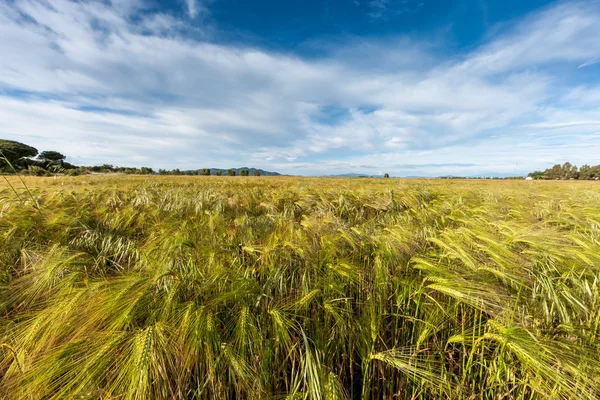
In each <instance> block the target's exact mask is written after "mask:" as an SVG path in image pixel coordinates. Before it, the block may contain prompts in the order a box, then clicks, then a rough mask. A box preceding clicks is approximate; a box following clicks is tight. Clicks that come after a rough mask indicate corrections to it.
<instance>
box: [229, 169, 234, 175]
mask: <svg viewBox="0 0 600 400" xmlns="http://www.w3.org/2000/svg"><path fill="white" fill-rule="evenodd" d="M227 176H235V170H234V169H228V170H227Z"/></svg>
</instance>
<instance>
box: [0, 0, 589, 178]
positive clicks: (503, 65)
mask: <svg viewBox="0 0 600 400" xmlns="http://www.w3.org/2000/svg"><path fill="white" fill-rule="evenodd" d="M192 3H193V4H191V6H190V2H188V3H187V6H188V13H189V15H190V17H191V18H194V17H195V16H196V15H198V13H201V12H203V11H202V3H195V2H192ZM142 7H143V5H142V4H141V3H138V2H137V1H131V0H130V1H120V2H113V3H112V4H106V3H101V2H71V1H66V0H54V1H53V2H52V5H51V6H50V5H49V3H46V2H43V1H37V0H16V1H15V2H12V3H3V4H0V54H10V57H2V58H0V120H2V121H3V123H2V124H1V125H0V136H2V137H6V138H11V139H16V140H22V141H24V142H26V143H30V144H32V145H35V146H37V147H38V148H40V149H57V150H60V151H62V152H64V153H66V154H69V155H71V157H72V159H76V160H77V161H78V162H81V163H85V164H89V163H104V162H107V163H112V164H120V165H151V166H154V167H171V168H174V167H179V168H192V167H204V166H222V167H228V166H241V165H243V164H248V163H251V164H252V166H257V167H263V168H273V169H279V170H281V171H282V172H292V173H319V172H320V173H327V171H329V170H335V168H339V169H340V171H341V172H344V171H343V169H344V168H346V169H353V168H355V169H357V170H360V169H361V168H362V169H363V170H365V169H366V168H365V167H360V166H361V165H362V166H367V165H372V166H374V168H373V170H379V169H381V170H382V171H387V172H391V173H404V174H407V175H411V174H414V175H416V174H419V173H421V174H433V175H435V174H446V173H457V174H458V173H461V174H462V173H464V174H468V173H469V171H471V172H472V173H473V174H477V173H484V172H493V171H497V172H506V173H512V172H513V171H514V170H515V168H516V167H515V165H518V168H520V171H518V172H521V171H527V170H529V169H533V168H541V167H543V166H544V165H546V164H549V163H554V162H559V161H563V160H565V161H566V157H571V158H569V159H570V160H571V161H572V162H576V163H577V162H579V163H583V162H593V157H594V156H595V154H597V153H598V150H600V141H594V140H587V139H593V138H596V139H597V138H598V136H597V131H598V129H599V127H598V124H597V121H598V119H597V115H599V114H598V112H599V111H600V110H599V108H600V106H599V104H600V103H599V102H598V99H600V87H594V86H582V85H581V84H579V85H571V84H570V82H569V81H568V80H566V78H564V77H563V73H562V71H563V70H564V68H565V66H566V68H570V69H571V70H572V71H577V67H578V66H580V65H582V64H585V63H589V62H590V60H593V59H595V57H598V56H599V55H600V42H598V41H597V40H594V39H596V38H598V37H600V23H598V22H600V9H599V7H598V6H597V5H596V4H595V3H573V4H559V5H557V6H554V7H552V8H549V9H546V10H543V11H541V12H539V13H537V14H533V15H530V16H528V17H527V18H525V19H523V20H521V21H517V22H514V23H512V24H511V25H510V26H508V27H504V28H502V29H500V31H501V32H502V33H500V34H499V35H497V36H495V37H493V38H491V39H490V40H489V41H488V42H487V43H484V44H482V45H481V46H479V47H478V48H476V49H475V50H473V51H472V52H470V53H466V54H462V55H460V56H457V57H456V58H440V57H441V56H440V55H439V54H437V53H436V49H438V48H439V47H440V46H441V45H443V43H442V44H440V43H423V42H422V41H421V42H419V41H414V40H411V39H410V38H398V39H394V40H389V39H387V40H382V41H366V40H358V41H354V42H353V43H351V44H347V45H342V46H337V47H335V48H332V49H330V50H329V51H328V55H327V56H323V57H321V58H319V59H311V60H308V59H302V58H299V57H295V56H293V55H290V54H281V53H275V52H270V51H266V50H262V49H259V48H252V47H244V46H234V45H225V44H216V43H212V42H209V41H205V40H200V39H192V38H191V37H189V36H186V35H185V29H186V27H185V26H184V25H183V22H182V21H181V20H180V19H177V18H175V17H174V16H172V15H167V14H156V13H154V14H152V13H150V14H148V13H145V14H144V18H141V19H140V18H137V19H135V20H136V21H137V22H136V23H135V24H133V23H132V22H131V18H130V16H131V15H132V14H133V13H135V12H136V10H139V9H140V8H142ZM24 16H27V17H26V18H25V17H24ZM556 66H561V68H563V70H560V71H559V70H557V69H556V68H555V67H556ZM589 68H593V66H590V67H589ZM586 69H588V68H586ZM550 133H552V135H554V136H550V135H549V134H550ZM557 134H558V135H559V136H558V137H556V135H557ZM561 135H562V136H561ZM573 135H578V136H576V137H574V136H573ZM582 143H585V146H583V145H582ZM515 149H518V150H515ZM409 165H421V167H419V171H417V172H415V170H414V168H413V167H407V166H409Z"/></svg>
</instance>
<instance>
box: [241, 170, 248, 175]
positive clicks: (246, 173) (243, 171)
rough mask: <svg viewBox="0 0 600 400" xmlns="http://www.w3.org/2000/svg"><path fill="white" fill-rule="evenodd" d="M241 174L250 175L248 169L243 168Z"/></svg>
mask: <svg viewBox="0 0 600 400" xmlns="http://www.w3.org/2000/svg"><path fill="white" fill-rule="evenodd" d="M240 176H248V170H247V169H243V170H241V171H240Z"/></svg>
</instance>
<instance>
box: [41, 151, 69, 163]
mask: <svg viewBox="0 0 600 400" xmlns="http://www.w3.org/2000/svg"><path fill="white" fill-rule="evenodd" d="M65 158H67V156H65V155H63V154H61V153H59V152H58V151H42V152H41V153H40V155H39V156H38V159H40V160H48V161H62V160H64V159H65Z"/></svg>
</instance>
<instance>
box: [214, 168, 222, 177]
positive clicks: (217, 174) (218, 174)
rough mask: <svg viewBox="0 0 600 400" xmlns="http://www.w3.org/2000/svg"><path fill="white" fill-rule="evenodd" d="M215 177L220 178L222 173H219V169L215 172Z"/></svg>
mask: <svg viewBox="0 0 600 400" xmlns="http://www.w3.org/2000/svg"><path fill="white" fill-rule="evenodd" d="M215 175H216V176H221V175H223V173H222V172H221V170H220V169H219V170H217V171H216V172H215Z"/></svg>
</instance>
